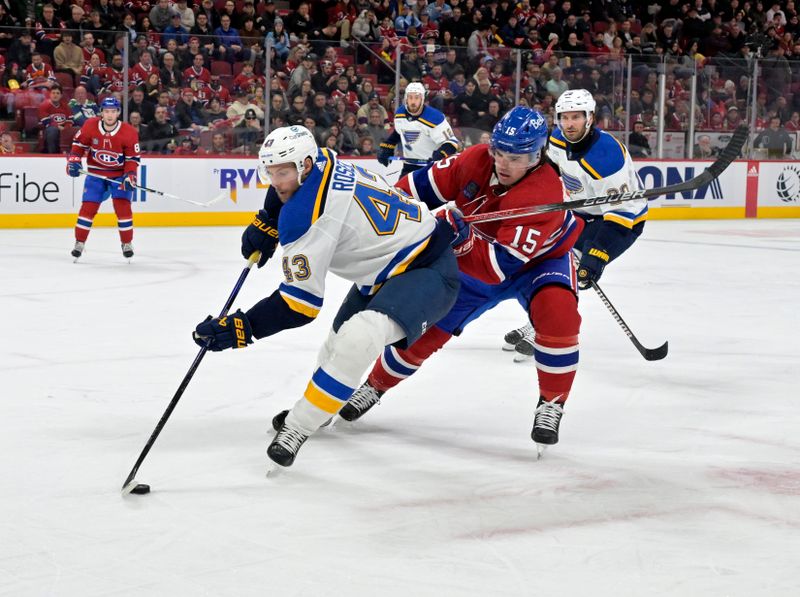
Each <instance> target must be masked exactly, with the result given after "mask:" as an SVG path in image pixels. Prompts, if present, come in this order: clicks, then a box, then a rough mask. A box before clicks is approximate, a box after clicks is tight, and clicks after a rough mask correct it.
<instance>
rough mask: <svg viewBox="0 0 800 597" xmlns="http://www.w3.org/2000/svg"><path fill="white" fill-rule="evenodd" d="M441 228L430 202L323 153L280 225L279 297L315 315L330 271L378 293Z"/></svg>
mask: <svg viewBox="0 0 800 597" xmlns="http://www.w3.org/2000/svg"><path fill="white" fill-rule="evenodd" d="M435 228H436V223H435V218H434V217H433V216H432V215H431V213H430V211H429V210H428V208H427V206H425V204H423V203H419V202H417V201H414V200H413V199H410V198H409V197H408V196H407V195H404V194H402V193H401V192H400V191H398V190H397V189H395V188H394V187H392V186H391V185H390V184H389V183H387V182H386V181H385V180H384V179H383V178H382V177H381V176H380V175H377V174H373V173H371V172H369V171H368V170H365V169H364V168H361V167H358V166H355V165H353V164H350V163H345V162H341V161H339V160H338V159H337V158H336V154H335V153H334V152H332V151H330V150H328V149H322V150H320V151H319V154H318V157H317V161H316V165H315V167H314V169H313V170H312V172H311V174H310V175H309V176H308V178H306V180H304V181H303V184H302V185H301V186H300V188H299V189H298V190H297V191H296V192H295V194H294V195H293V196H292V197H291V198H290V199H289V201H287V202H286V204H285V205H284V206H283V208H282V209H281V213H280V217H279V219H278V236H279V237H280V243H281V246H282V248H283V261H282V263H283V273H284V277H285V281H284V282H283V283H282V284H281V285H280V289H279V292H280V294H281V297H282V298H283V299H284V301H286V303H287V304H288V305H289V307H290V308H291V309H292V310H293V311H296V312H298V313H302V314H303V315H306V316H308V317H316V315H317V314H318V313H319V310H320V308H321V307H322V300H323V296H324V293H325V276H326V274H327V273H328V271H331V272H333V273H334V274H337V275H338V276H340V277H342V278H344V279H346V280H349V281H351V282H353V283H354V284H356V285H357V286H358V288H359V290H360V291H361V292H362V294H365V295H370V294H374V293H375V292H377V291H378V290H379V288H380V287H381V285H382V284H383V283H384V282H386V280H388V279H389V278H391V277H393V276H396V275H398V274H400V273H402V272H404V271H405V270H406V269H407V268H408V267H409V265H411V263H412V262H413V261H414V259H415V258H416V257H417V256H419V255H420V253H422V252H423V251H424V250H425V248H426V247H427V246H428V244H429V242H430V239H431V235H432V233H433V231H434V229H435Z"/></svg>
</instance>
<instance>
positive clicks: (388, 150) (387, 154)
mask: <svg viewBox="0 0 800 597" xmlns="http://www.w3.org/2000/svg"><path fill="white" fill-rule="evenodd" d="M395 147H397V145H392V144H391V143H381V148H380V151H378V161H379V162H380V163H381V164H383V165H384V166H389V161H390V160H391V159H392V157H393V156H394V150H395Z"/></svg>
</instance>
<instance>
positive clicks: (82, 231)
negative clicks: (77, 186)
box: [75, 201, 100, 243]
mask: <svg viewBox="0 0 800 597" xmlns="http://www.w3.org/2000/svg"><path fill="white" fill-rule="evenodd" d="M98 209H100V204H99V203H95V202H94V201H84V202H83V203H81V209H80V211H79V212H78V223H77V224H75V240H77V241H80V242H82V243H85V242H86V239H87V238H89V231H90V230H91V229H92V222H93V221H94V217H95V216H96V215H97V210H98Z"/></svg>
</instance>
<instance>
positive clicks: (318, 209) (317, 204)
mask: <svg viewBox="0 0 800 597" xmlns="http://www.w3.org/2000/svg"><path fill="white" fill-rule="evenodd" d="M322 154H323V155H324V156H325V157H326V158H328V160H327V162H326V164H325V170H323V172H322V182H321V183H320V185H319V189H318V190H317V198H316V200H315V201H314V211H313V212H312V214H311V224H312V225H313V224H314V222H316V221H317V220H318V219H319V216H320V215H321V214H322V210H323V209H324V207H325V196H326V195H327V193H328V183H329V182H330V179H331V170H332V167H333V156H331V154H330V152H329V151H328V150H327V149H323V150H322Z"/></svg>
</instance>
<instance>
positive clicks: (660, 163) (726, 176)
mask: <svg viewBox="0 0 800 597" xmlns="http://www.w3.org/2000/svg"><path fill="white" fill-rule="evenodd" d="M343 159H344V161H358V163H359V165H360V166H363V167H365V168H367V169H369V170H373V171H375V172H378V173H381V174H384V175H386V177H387V179H388V180H389V181H390V182H394V181H395V180H396V179H397V177H398V175H399V172H400V168H401V163H400V162H399V161H397V162H392V163H391V164H390V166H389V167H388V168H386V167H384V166H382V165H381V164H379V163H378V162H377V160H374V159H368V158H363V159H362V158H343ZM710 163H711V162H706V161H699V160H698V161H687V160H642V161H637V162H636V166H637V169H638V173H639V176H640V178H641V179H642V182H643V183H644V185H645V187H646V188H654V187H661V186H665V185H670V184H674V183H679V182H682V181H684V180H688V179H690V178H692V177H694V176H696V175H698V174H699V173H700V172H702V171H703V169H704V168H705V167H706V166H707V165H709V164H710ZM65 165H66V161H65V159H64V157H63V156H53V157H50V156H4V157H3V159H2V160H0V228H47V227H71V226H73V225H74V224H75V215H76V214H77V211H78V209H79V207H80V203H81V193H82V189H83V178H77V179H73V178H70V177H68V176H67V174H66V171H65ZM139 184H141V185H142V186H147V187H150V188H153V189H157V190H159V191H162V192H165V193H170V194H173V195H177V196H179V197H181V198H184V199H187V200H191V201H199V202H206V201H209V200H211V199H212V198H214V197H218V196H219V195H220V193H223V194H224V198H223V199H222V200H221V201H218V202H216V203H214V205H212V206H210V207H209V208H203V207H198V206H197V205H192V204H190V203H188V202H184V201H179V200H176V199H170V198H163V197H161V196H158V195H153V194H152V193H146V192H142V191H138V192H137V193H136V195H135V197H134V202H135V203H134V209H133V211H134V214H135V216H134V217H135V223H136V225H137V226H229V225H241V224H246V223H247V222H249V219H250V218H251V217H252V214H253V212H255V211H257V210H258V209H260V207H261V205H262V202H263V199H264V190H265V188H266V187H265V186H264V185H263V184H261V183H260V182H259V181H258V176H257V174H256V160H255V159H254V158H229V157H216V158H206V157H169V158H167V157H146V158H143V159H142V166H141V169H140V172H139ZM650 206H651V211H650V219H736V218H755V217H758V218H796V217H800V164H798V163H797V162H794V161H738V162H734V163H733V164H732V165H731V166H730V167H729V168H728V169H727V170H726V171H725V172H724V173H723V174H722V176H720V177H719V178H718V179H717V180H715V181H714V182H712V183H711V184H710V185H708V186H705V187H702V188H700V189H697V190H695V191H692V192H689V193H685V194H678V195H677V196H675V195H668V196H665V197H664V196H662V197H658V198H656V199H654V200H652V201H651V203H650ZM110 211H111V210H110V209H109V208H106V207H104V208H103V209H102V211H101V213H100V214H98V216H97V217H96V218H95V225H98V226H115V225H116V219H115V217H114V215H113V213H110Z"/></svg>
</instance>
